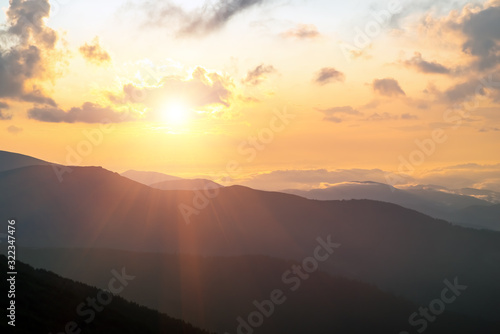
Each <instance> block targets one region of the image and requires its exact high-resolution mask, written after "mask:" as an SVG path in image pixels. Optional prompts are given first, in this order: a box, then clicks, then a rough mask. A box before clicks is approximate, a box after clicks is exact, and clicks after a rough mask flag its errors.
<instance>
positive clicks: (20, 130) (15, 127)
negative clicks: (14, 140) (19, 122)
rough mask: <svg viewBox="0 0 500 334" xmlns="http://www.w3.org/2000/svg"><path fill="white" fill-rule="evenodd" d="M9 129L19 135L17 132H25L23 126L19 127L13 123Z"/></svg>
mask: <svg viewBox="0 0 500 334" xmlns="http://www.w3.org/2000/svg"><path fill="white" fill-rule="evenodd" d="M7 131H8V132H10V133H12V134H13V135H17V134H19V133H21V132H23V128H20V127H17V126H15V125H11V126H9V127H8V128H7Z"/></svg>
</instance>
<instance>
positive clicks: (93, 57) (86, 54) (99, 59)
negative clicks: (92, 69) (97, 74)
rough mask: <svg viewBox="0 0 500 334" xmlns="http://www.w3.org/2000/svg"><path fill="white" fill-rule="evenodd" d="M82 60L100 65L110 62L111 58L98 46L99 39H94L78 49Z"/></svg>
mask: <svg viewBox="0 0 500 334" xmlns="http://www.w3.org/2000/svg"><path fill="white" fill-rule="evenodd" d="M79 51H80V53H81V54H82V56H83V58H85V60H87V61H88V62H91V63H94V64H97V65H101V64H103V63H108V62H110V61H111V56H110V55H109V53H108V52H107V51H106V50H104V49H103V48H102V47H101V45H100V44H99V38H98V37H95V38H94V40H93V41H92V43H90V44H89V43H85V44H84V45H82V46H81V47H80V48H79Z"/></svg>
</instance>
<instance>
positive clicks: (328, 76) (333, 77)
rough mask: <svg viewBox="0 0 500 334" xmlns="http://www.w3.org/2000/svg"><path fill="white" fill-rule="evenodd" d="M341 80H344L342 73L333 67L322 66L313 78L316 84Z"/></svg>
mask: <svg viewBox="0 0 500 334" xmlns="http://www.w3.org/2000/svg"><path fill="white" fill-rule="evenodd" d="M343 81H345V75H344V73H342V72H339V71H337V70H336V69H334V68H333V67H324V68H322V69H321V70H320V71H319V72H318V73H317V74H316V76H315V78H314V82H315V83H317V84H318V85H326V84H328V83H331V82H343Z"/></svg>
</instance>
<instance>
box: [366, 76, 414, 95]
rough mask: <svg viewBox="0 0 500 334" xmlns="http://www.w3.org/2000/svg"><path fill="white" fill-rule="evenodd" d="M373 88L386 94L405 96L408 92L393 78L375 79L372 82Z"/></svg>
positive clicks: (381, 93)
mask: <svg viewBox="0 0 500 334" xmlns="http://www.w3.org/2000/svg"><path fill="white" fill-rule="evenodd" d="M372 87H373V90H374V91H375V92H377V93H379V94H380V95H384V96H389V97H392V96H400V95H403V96H405V95H406V93H405V92H404V91H403V89H401V86H399V83H398V82H397V81H396V80H395V79H393V78H385V79H375V80H374V81H373V84H372Z"/></svg>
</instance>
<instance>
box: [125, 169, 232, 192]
mask: <svg viewBox="0 0 500 334" xmlns="http://www.w3.org/2000/svg"><path fill="white" fill-rule="evenodd" d="M121 176H124V177H126V178H128V179H131V180H134V181H137V182H139V183H142V184H144V185H147V186H150V187H151V188H155V189H161V190H203V189H215V188H221V187H222V186H221V185H220V184H218V183H215V182H213V181H210V180H206V179H183V178H180V177H176V176H171V175H167V174H162V173H157V172H139V171H134V170H129V171H126V172H124V173H121Z"/></svg>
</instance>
